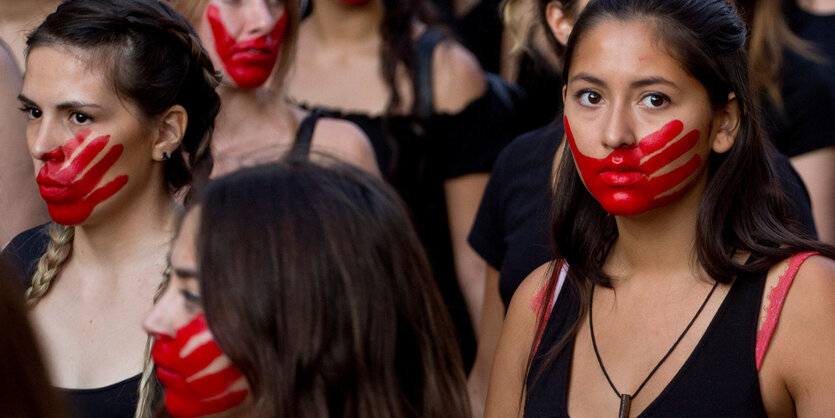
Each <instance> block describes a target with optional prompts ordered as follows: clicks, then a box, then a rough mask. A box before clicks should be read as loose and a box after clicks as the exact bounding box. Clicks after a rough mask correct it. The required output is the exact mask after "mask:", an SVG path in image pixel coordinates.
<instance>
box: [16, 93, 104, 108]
mask: <svg viewBox="0 0 835 418" xmlns="http://www.w3.org/2000/svg"><path fill="white" fill-rule="evenodd" d="M17 100H19V101H21V102H23V103H24V104H27V105H29V106H35V107H37V106H38V104H37V103H35V101H34V100H32V99H30V98H28V97H26V96H24V95H22V94H18V95H17ZM79 107H96V108H99V109H101V106H99V105H97V104H95V103H85V102H82V101H78V100H70V101H68V102H63V103H59V104H58V105H57V106H55V108H56V109H58V110H66V109H77V108H79Z"/></svg>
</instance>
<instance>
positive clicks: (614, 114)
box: [487, 0, 835, 417]
mask: <svg viewBox="0 0 835 418" xmlns="http://www.w3.org/2000/svg"><path fill="white" fill-rule="evenodd" d="M563 77H564V79H565V80H566V86H565V88H564V100H565V103H566V104H565V118H564V122H565V129H566V136H567V141H566V142H567V146H568V147H569V148H568V150H566V151H565V152H564V154H563V157H562V160H561V162H560V166H559V169H558V170H559V171H558V174H557V190H559V191H560V193H557V194H556V195H555V197H554V203H553V215H552V216H553V219H552V224H551V229H552V232H554V240H555V254H554V255H555V261H553V262H551V263H548V264H545V265H543V266H542V267H540V268H539V269H537V270H536V271H534V272H533V273H532V274H531V275H530V276H529V277H528V278H527V279H526V280H525V281H524V282H523V283H522V285H521V286H520V287H519V289H517V291H516V293H515V294H514V296H513V300H512V302H511V305H510V307H509V311H508V316H507V318H506V321H505V327H504V330H503V333H502V337H501V340H500V342H499V348H498V352H497V356H496V360H495V362H494V367H493V373H492V378H491V383H490V389H489V395H488V407H487V416H497V417H498V416H501V417H505V416H520V415H525V416H569V415H571V416H601V415H607V414H615V413H619V416H622V417H628V416H637V415H639V414H641V416H765V415H766V414H768V415H789V414H794V413H796V414H798V415H800V416H804V415H808V416H816V415H820V414H823V413H825V412H824V411H829V410H831V409H832V408H833V405H832V398H831V396H829V395H828V394H829V393H831V392H832V390H833V387H832V383H831V379H829V376H831V375H832V373H833V372H835V370H833V368H835V364H833V363H832V362H829V361H826V360H821V359H827V358H831V357H832V355H833V354H835V353H833V347H835V330H833V329H832V327H831V323H832V321H833V320H835V305H833V303H835V301H834V300H833V298H830V297H828V296H829V295H832V294H833V292H835V282H833V281H832V277H833V275H835V262H833V260H832V259H833V258H834V257H835V249H833V248H832V247H831V246H827V245H825V244H822V243H819V242H815V241H809V240H806V239H804V238H801V237H800V236H799V235H798V234H797V232H796V231H797V229H796V228H797V227H796V223H795V222H793V221H791V220H790V219H789V218H788V216H787V211H786V206H785V202H784V198H785V197H784V195H783V193H782V191H781V190H780V188H779V187H778V186H776V184H777V181H776V179H775V169H774V165H773V161H772V157H771V155H770V149H769V148H768V147H767V146H766V141H767V138H766V137H765V135H764V134H763V133H762V130H761V128H760V126H759V119H758V113H757V111H756V109H757V107H756V104H755V102H754V101H753V99H752V97H751V92H750V90H749V87H748V81H747V66H746V60H745V28H744V25H743V24H742V22H741V21H740V19H739V17H738V16H737V13H736V10H735V9H734V7H733V5H731V4H729V3H728V2H726V1H724V0H715V1H713V0H709V1H705V0H700V1H691V0H597V1H593V2H591V3H590V4H589V5H588V6H587V7H586V9H585V10H584V11H583V12H582V13H581V14H580V17H579V19H578V20H577V22H576V24H575V26H574V30H573V32H572V35H571V37H570V38H569V41H568V45H567V50H566V56H565V64H564V69H563ZM792 281H793V283H794V284H793V285H792ZM789 290H790V291H789ZM821 295H826V296H823V297H821ZM761 313H762V314H761ZM778 321H779V325H780V327H779V329H777V331H776V332H775V327H776V325H777V323H778ZM797 347H803V349H802V350H803V351H802V352H799V350H798V348H797ZM569 371H570V373H569Z"/></svg>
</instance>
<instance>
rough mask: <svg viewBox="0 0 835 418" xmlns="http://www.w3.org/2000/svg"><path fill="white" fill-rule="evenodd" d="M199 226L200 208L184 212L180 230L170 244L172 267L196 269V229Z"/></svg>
mask: <svg viewBox="0 0 835 418" xmlns="http://www.w3.org/2000/svg"><path fill="white" fill-rule="evenodd" d="M199 228H200V209H199V208H194V209H191V210H189V211H188V213H186V216H185V217H184V218H183V222H182V224H181V225H180V231H179V233H178V234H177V238H175V239H174V244H173V245H172V246H171V265H172V267H174V268H183V269H189V270H196V266H197V248H196V243H197V231H198V230H199Z"/></svg>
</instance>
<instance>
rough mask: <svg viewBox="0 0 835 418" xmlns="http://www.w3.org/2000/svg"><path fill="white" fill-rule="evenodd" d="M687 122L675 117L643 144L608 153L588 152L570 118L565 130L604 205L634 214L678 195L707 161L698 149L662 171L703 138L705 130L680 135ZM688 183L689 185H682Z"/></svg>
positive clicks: (579, 165) (612, 210)
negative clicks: (577, 138) (600, 156)
mask: <svg viewBox="0 0 835 418" xmlns="http://www.w3.org/2000/svg"><path fill="white" fill-rule="evenodd" d="M683 130H684V124H683V123H682V122H681V121H679V120H674V121H672V122H670V123H668V124H666V125H664V126H663V127H662V128H661V129H659V130H658V131H656V132H653V133H651V134H649V135H647V136H646V137H644V138H642V139H641V140H640V141H638V145H637V146H635V147H629V148H618V149H616V150H614V151H612V152H611V153H610V154H609V155H608V156H607V157H606V158H603V159H597V158H592V157H589V156H587V155H584V154H583V153H581V152H580V151H579V150H578V149H577V144H576V142H575V140H574V135H573V134H572V133H571V127H570V125H569V123H568V118H565V133H566V136H567V137H568V144H569V146H570V147H571V152H572V154H573V155H574V161H575V162H576V163H577V168H578V170H579V172H580V176H581V177H582V178H583V182H584V183H585V185H586V188H587V189H588V190H589V192H590V193H591V194H592V196H594V198H595V199H597V201H598V202H600V204H601V206H603V208H604V209H605V210H606V211H607V212H609V213H611V214H613V215H619V216H633V215H639V214H641V213H644V212H647V211H649V210H651V209H655V208H658V207H661V206H664V205H667V204H668V203H670V202H672V201H673V200H675V199H677V198H678V197H679V196H681V195H682V194H683V193H684V192H685V191H686V190H687V186H689V184H684V182H685V181H686V180H687V179H688V178H689V177H690V176H691V175H693V174H694V173H695V172H696V171H698V169H699V168H700V167H701V166H702V158H701V156H700V155H698V154H695V155H693V156H692V157H691V158H690V159H688V160H687V162H685V163H684V164H682V165H681V166H679V167H676V168H674V169H672V170H670V171H668V172H666V173H664V174H660V175H659V174H657V173H658V171H660V170H661V169H662V168H664V167H667V166H668V165H670V164H671V163H673V162H674V161H675V160H677V159H678V158H679V157H681V156H682V155H684V154H685V153H687V152H688V151H690V150H692V149H693V148H694V147H695V146H696V144H697V143H698V142H699V131H698V130H695V129H694V130H692V131H690V132H688V133H687V134H685V135H684V136H681V137H680V136H679V135H681V133H682V132H683ZM682 184H684V186H683V187H680V188H678V189H677V190H675V191H674V192H671V190H674V189H675V188H676V187H677V186H679V185H682Z"/></svg>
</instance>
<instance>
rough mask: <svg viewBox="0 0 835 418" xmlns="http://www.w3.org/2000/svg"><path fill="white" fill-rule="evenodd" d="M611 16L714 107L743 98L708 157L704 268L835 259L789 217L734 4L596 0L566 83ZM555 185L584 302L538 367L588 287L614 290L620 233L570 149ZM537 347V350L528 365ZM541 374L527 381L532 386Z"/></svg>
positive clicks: (557, 226) (557, 250)
mask: <svg viewBox="0 0 835 418" xmlns="http://www.w3.org/2000/svg"><path fill="white" fill-rule="evenodd" d="M612 20H614V21H631V20H641V21H647V22H651V23H652V24H654V25H655V27H656V36H657V39H658V45H659V46H660V47H661V48H665V49H666V51H667V52H668V53H669V54H670V55H672V56H673V57H674V58H675V59H676V60H677V61H678V62H679V63H680V64H681V66H682V67H683V68H684V70H685V71H686V72H687V73H688V74H690V75H691V76H693V77H694V78H696V79H697V80H699V82H700V83H701V84H702V86H703V87H704V88H705V90H706V91H707V93H708V96H709V98H710V100H711V102H712V103H713V105H714V106H720V105H724V104H725V103H726V102H727V99H728V95H729V94H730V93H731V92H733V93H734V94H735V95H736V100H737V103H738V105H739V106H740V110H741V117H740V126H739V132H738V134H737V137H736V141H735V143H734V145H733V147H732V148H731V149H730V151H728V152H727V153H724V154H716V153H711V155H710V163H709V168H708V183H707V186H706V189H705V192H704V194H703V196H702V199H701V203H700V205H699V211H698V221H697V227H696V242H695V243H694V252H695V254H694V258H695V259H697V260H698V263H699V264H700V265H701V267H702V268H704V270H705V271H706V272H707V274H708V275H709V276H710V277H712V278H713V279H715V280H716V281H718V282H721V283H730V282H732V281H733V280H734V278H735V277H737V276H738V275H741V274H743V273H752V272H754V273H756V272H764V271H767V270H768V269H769V268H771V267H772V266H773V265H774V264H776V263H778V262H780V261H781V260H783V259H785V258H787V257H789V256H791V255H793V254H796V253H798V252H801V251H810V250H811V251H819V252H820V253H822V254H824V255H826V256H828V257H830V258H835V248H833V247H831V246H828V245H825V244H823V243H820V242H816V241H811V240H808V239H806V238H804V237H803V236H802V235H801V233H800V232H799V231H800V229H799V227H798V226H797V223H796V221H794V220H792V219H791V218H789V215H788V209H787V205H786V202H785V197H784V195H783V191H782V188H781V186H780V182H779V181H778V180H777V174H776V170H775V167H774V163H773V161H772V154H773V153H774V152H775V151H774V150H773V146H772V145H771V144H770V142H769V141H768V138H767V137H766V135H765V134H764V133H763V130H762V128H761V126H760V116H759V109H758V106H757V104H756V101H755V100H753V99H752V95H751V89H750V88H749V84H748V67H747V61H746V54H745V39H746V34H745V26H744V24H743V22H742V21H741V20H740V18H739V16H738V15H737V12H736V10H735V8H734V6H733V5H732V4H731V3H730V2H728V1H726V0H596V1H592V2H591V3H590V4H589V5H588V6H587V7H586V8H585V10H583V12H582V13H581V14H580V17H579V18H578V20H577V23H576V24H575V26H574V31H573V32H572V34H571V37H570V39H569V42H568V45H567V48H566V56H565V61H564V67H563V78H564V79H568V75H569V73H570V71H571V64H572V59H573V57H574V52H575V51H576V49H577V47H578V45H579V44H580V43H581V42H582V41H583V39H584V38H585V36H586V35H587V34H588V33H589V32H590V31H591V30H592V29H594V28H595V27H597V26H599V25H601V24H604V23H605V22H606V21H612ZM556 190H557V192H556V193H555V196H554V200H553V207H552V219H551V231H552V239H553V244H554V258H555V259H557V260H564V261H566V262H567V263H568V265H569V266H571V268H570V269H569V271H568V276H567V286H566V288H565V289H564V291H567V292H575V294H577V295H578V297H579V300H580V304H579V315H578V319H577V322H575V324H574V326H573V327H572V329H571V331H570V332H569V333H568V334H567V335H566V336H565V337H564V338H563V339H562V340H561V341H560V342H559V343H558V344H556V345H555V346H553V347H551V348H550V350H549V351H548V352H547V353H546V354H545V356H546V357H545V363H544V364H545V367H543V368H542V369H541V370H544V369H545V368H547V365H549V364H551V363H552V362H553V359H554V358H555V357H556V355H557V354H558V353H559V352H560V351H561V350H562V349H563V348H564V347H565V345H566V343H567V341H569V340H570V339H571V338H573V336H574V334H575V333H576V331H577V329H578V326H579V323H580V321H581V320H582V318H583V317H584V315H585V312H586V311H587V310H588V301H589V289H590V288H591V286H593V285H599V286H605V287H611V281H610V278H609V277H608V276H607V275H606V274H605V273H604V272H603V271H602V266H603V263H604V262H605V260H606V258H607V256H608V254H609V250H610V249H611V248H612V245H613V244H614V242H615V240H616V239H617V237H618V231H617V226H616V224H615V219H614V217H613V216H611V215H609V214H608V213H607V212H606V211H605V210H604V209H603V207H602V206H600V204H599V203H598V202H597V201H596V200H595V199H594V197H592V195H591V194H590V193H589V192H588V190H587V189H586V188H585V186H584V185H583V183H582V181H581V179H580V176H579V174H578V173H577V170H576V169H575V166H574V159H573V156H572V154H571V153H570V152H565V153H563V157H562V160H561V161H560V167H559V173H558V182H557V186H556ZM736 252H749V253H751V254H753V255H755V257H752V259H751V260H750V261H749V262H748V263H747V264H740V263H738V262H736V261H735V260H734V258H733V256H734V254H735V253H736ZM557 275H558V271H556V269H554V271H552V274H551V278H550V280H549V281H548V284H547V285H546V290H545V292H546V296H545V298H544V299H543V300H551V299H552V298H553V295H554V291H555V288H556V283H557V280H556V279H557V277H556V276H557ZM539 317H540V318H539V319H540V320H539V325H538V327H537V331H536V339H535V341H536V340H538V339H539V337H540V336H541V335H542V333H543V331H544V323H545V310H544V309H543V310H541V312H540V313H539ZM533 351H534V347H533V346H532V347H531V352H530V356H529V363H530V360H531V359H532V358H533V354H534V353H533ZM538 377H539V374H538V375H537V376H531V377H529V379H528V382H529V385H530V384H533V383H534V382H535V381H536V380H537V378H538Z"/></svg>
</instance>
